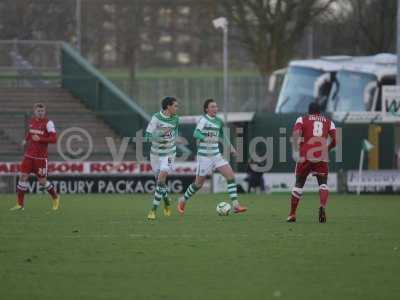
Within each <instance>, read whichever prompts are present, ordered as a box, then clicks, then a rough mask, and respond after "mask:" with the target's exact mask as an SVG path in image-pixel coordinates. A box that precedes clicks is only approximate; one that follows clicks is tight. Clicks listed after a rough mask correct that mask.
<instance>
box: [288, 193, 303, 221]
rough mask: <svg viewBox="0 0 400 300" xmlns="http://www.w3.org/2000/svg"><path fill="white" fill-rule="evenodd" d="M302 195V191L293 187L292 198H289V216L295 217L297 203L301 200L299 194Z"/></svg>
mask: <svg viewBox="0 0 400 300" xmlns="http://www.w3.org/2000/svg"><path fill="white" fill-rule="evenodd" d="M302 193H303V189H301V188H297V187H294V188H293V190H292V197H291V198H290V215H291V216H295V215H296V210H297V206H298V205H299V201H300V198H301V194H302Z"/></svg>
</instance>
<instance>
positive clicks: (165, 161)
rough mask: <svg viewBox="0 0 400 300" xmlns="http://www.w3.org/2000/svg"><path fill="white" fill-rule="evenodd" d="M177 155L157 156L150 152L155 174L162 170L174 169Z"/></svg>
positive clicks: (168, 171)
mask: <svg viewBox="0 0 400 300" xmlns="http://www.w3.org/2000/svg"><path fill="white" fill-rule="evenodd" d="M174 162H175V156H157V155H152V154H150V164H151V168H152V169H153V172H154V175H155V176H158V174H159V173H160V172H161V171H162V172H167V173H171V172H172V171H174Z"/></svg>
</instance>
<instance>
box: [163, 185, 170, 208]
mask: <svg viewBox="0 0 400 300" xmlns="http://www.w3.org/2000/svg"><path fill="white" fill-rule="evenodd" d="M163 199H164V204H165V206H170V205H171V203H170V201H169V198H168V187H167V186H166V185H165V188H164V194H163Z"/></svg>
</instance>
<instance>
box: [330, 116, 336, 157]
mask: <svg viewBox="0 0 400 300" xmlns="http://www.w3.org/2000/svg"><path fill="white" fill-rule="evenodd" d="M328 134H329V137H330V140H331V141H330V143H329V145H328V151H330V150H332V149H334V148H335V147H336V126H335V123H333V122H332V121H331V127H330V128H329V131H328Z"/></svg>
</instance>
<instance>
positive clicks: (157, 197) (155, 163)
mask: <svg viewBox="0 0 400 300" xmlns="http://www.w3.org/2000/svg"><path fill="white" fill-rule="evenodd" d="M150 164H151V168H152V170H153V172H154V174H155V181H156V188H155V190H154V196H153V201H152V208H151V210H150V212H149V213H148V215H147V219H149V220H155V219H156V211H157V208H158V206H159V205H160V201H161V198H162V193H161V191H160V187H159V180H163V178H165V179H166V175H165V174H161V170H160V168H161V158H160V157H159V156H156V155H151V154H150ZM163 173H165V172H163Z"/></svg>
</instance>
